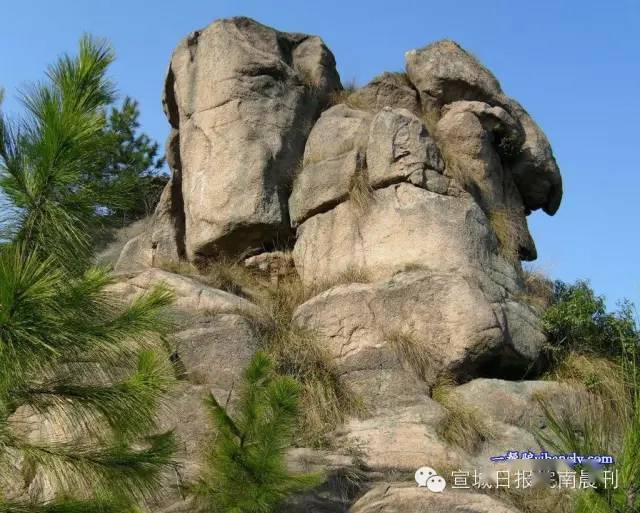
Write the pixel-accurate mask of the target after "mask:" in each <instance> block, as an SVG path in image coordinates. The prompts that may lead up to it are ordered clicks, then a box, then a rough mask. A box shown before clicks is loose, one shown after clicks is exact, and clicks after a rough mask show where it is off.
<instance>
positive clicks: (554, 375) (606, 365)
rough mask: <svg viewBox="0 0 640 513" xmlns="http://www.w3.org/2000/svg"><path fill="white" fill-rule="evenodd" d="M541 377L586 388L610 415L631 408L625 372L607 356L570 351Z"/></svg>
mask: <svg viewBox="0 0 640 513" xmlns="http://www.w3.org/2000/svg"><path fill="white" fill-rule="evenodd" d="M544 378H546V379H550V380H553V381H561V382H564V383H570V384H574V385H579V386H582V387H584V388H586V389H587V390H588V391H589V392H591V393H592V394H594V396H596V397H598V398H599V399H601V400H602V401H604V403H605V404H606V405H608V406H607V409H608V410H609V412H610V414H611V415H612V416H614V417H617V418H625V417H628V416H629V415H630V413H631V411H632V409H633V405H632V402H631V398H630V397H629V394H628V390H629V386H630V384H629V383H628V379H627V377H626V375H625V372H624V371H623V369H622V368H621V367H620V365H619V364H618V363H616V362H615V361H613V360H610V359H609V358H605V357H602V356H597V355H589V354H580V353H576V352H571V353H569V354H568V355H566V356H565V357H564V358H563V360H562V361H561V362H560V363H559V364H558V365H557V366H555V368H554V369H553V370H552V371H551V372H549V373H548V374H546V375H545V376H544ZM627 397H629V400H625V398H627Z"/></svg>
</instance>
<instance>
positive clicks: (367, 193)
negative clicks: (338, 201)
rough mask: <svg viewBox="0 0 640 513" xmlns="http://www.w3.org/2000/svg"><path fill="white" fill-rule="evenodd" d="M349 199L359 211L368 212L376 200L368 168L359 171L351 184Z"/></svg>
mask: <svg viewBox="0 0 640 513" xmlns="http://www.w3.org/2000/svg"><path fill="white" fill-rule="evenodd" d="M349 201H350V203H351V205H352V206H353V207H354V209H355V210H356V211H357V212H361V213H364V212H366V211H367V210H368V209H369V207H370V206H371V204H372V203H373V202H374V201H375V198H374V196H373V188H372V187H371V185H370V184H369V174H368V173H367V170H366V168H363V169H361V170H359V171H357V172H356V173H355V174H354V175H353V177H352V178H351V183H350V184H349Z"/></svg>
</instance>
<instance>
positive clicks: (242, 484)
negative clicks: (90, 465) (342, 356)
mask: <svg viewBox="0 0 640 513" xmlns="http://www.w3.org/2000/svg"><path fill="white" fill-rule="evenodd" d="M298 395H299V388H298V384H297V383H296V381H295V380H293V379H292V378H289V377H283V376H278V375H277V374H276V373H275V371H274V369H273V364H272V362H271V360H270V359H269V358H268V356H266V355H265V354H264V353H261V352H260V353H257V354H256V355H255V356H254V357H253V359H252V360H251V362H250V364H249V366H248V367H247V369H246V370H245V373H244V382H243V384H242V388H241V390H240V394H239V399H238V401H237V405H236V411H237V414H236V415H235V418H232V416H231V415H230V413H229V412H228V411H227V408H225V407H223V406H221V405H220V404H219V403H218V401H216V399H215V397H214V396H213V395H212V394H210V395H209V397H208V399H207V401H206V406H207V408H208V409H209V411H210V413H211V416H212V419H213V422H214V425H215V429H216V433H215V435H214V440H213V443H212V447H211V450H210V451H209V453H208V455H207V459H206V469H205V471H204V473H203V475H202V478H201V479H200V481H199V482H198V483H197V484H196V485H195V486H194V488H193V492H194V494H195V496H196V498H197V500H198V502H199V504H200V505H201V507H202V509H203V510H205V511H214V512H216V513H271V512H273V511H275V508H276V507H277V505H278V504H280V503H281V502H282V501H283V500H284V499H285V498H286V497H288V496H289V495H291V494H292V493H295V492H299V491H302V490H305V489H307V488H309V487H312V486H313V485H315V484H317V482H318V476H316V475H312V474H306V475H292V474H291V473H290V472H289V471H288V470H287V468H286V465H285V461H284V452H285V450H286V449H287V448H288V447H289V446H290V444H291V437H292V434H293V429H294V427H295V422H296V418H297V416H298Z"/></svg>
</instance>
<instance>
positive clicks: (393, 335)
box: [385, 331, 434, 381]
mask: <svg viewBox="0 0 640 513" xmlns="http://www.w3.org/2000/svg"><path fill="white" fill-rule="evenodd" d="M385 338H386V339H387V340H388V341H389V343H390V344H391V345H392V347H393V348H394V350H395V352H396V354H397V356H398V359H399V360H400V361H401V362H402V363H403V364H404V365H407V366H408V367H409V368H410V369H411V370H412V371H413V372H414V373H415V375H416V376H417V377H418V378H419V379H420V380H421V381H429V379H430V378H431V377H433V375H434V369H433V366H432V365H431V362H430V361H429V358H428V356H427V351H426V349H425V348H424V347H423V345H422V344H421V343H420V341H419V340H417V339H416V338H415V337H414V336H413V335H411V334H410V333H406V332H401V331H391V332H387V333H385Z"/></svg>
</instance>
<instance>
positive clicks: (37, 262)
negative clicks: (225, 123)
mask: <svg viewBox="0 0 640 513" xmlns="http://www.w3.org/2000/svg"><path fill="white" fill-rule="evenodd" d="M113 58H114V56H113V53H112V51H111V49H110V48H109V46H108V45H107V44H106V43H104V42H100V41H96V40H94V39H92V38H90V37H84V38H82V40H81V42H80V47H79V52H78V54H77V56H64V57H62V58H60V59H59V60H58V62H57V63H56V64H55V65H53V66H51V67H50V68H49V70H48V72H47V80H46V81H43V82H42V83H39V84H36V85H35V86H33V87H32V88H31V89H29V90H28V91H27V92H25V93H24V94H23V97H22V100H23V103H24V105H25V107H26V110H27V117H26V119H25V120H23V121H21V122H20V123H13V124H11V123H9V122H8V121H6V120H4V119H2V120H1V121H0V190H1V191H2V193H3V194H4V195H5V196H6V198H8V200H9V202H10V209H9V210H6V211H3V213H2V215H3V220H2V221H3V222H2V226H3V228H5V234H4V237H3V240H2V242H0V512H2V513H5V512H6V513H9V512H11V513H31V512H47V513H49V512H51V513H53V512H55V513H67V512H74V513H75V512H77V513H81V512H82V513H85V512H101V513H110V512H114V513H116V512H118V513H122V512H126V511H133V510H135V507H136V504H140V503H142V502H143V501H145V500H146V499H148V498H149V497H151V495H152V493H153V490H154V487H155V486H156V485H157V483H158V480H159V479H160V477H161V475H162V473H163V472H164V471H165V469H166V468H167V466H168V465H170V463H171V460H170V457H171V454H172V450H173V435H172V433H164V434H153V433H156V432H157V431H156V425H155V420H156V410H157V408H158V407H159V406H160V405H161V404H162V399H163V397H164V395H165V393H166V391H167V389H168V387H169V386H170V384H171V372H170V369H169V368H168V366H167V365H166V363H165V362H166V361H167V360H166V358H165V357H164V355H163V353H162V352H161V351H160V350H159V349H158V348H159V347H161V344H160V342H159V341H160V338H161V335H162V333H163V331H164V330H165V328H166V326H165V323H164V322H163V315H162V313H163V309H164V308H165V307H166V306H167V305H168V304H169V303H170V301H171V295H170V294H169V293H168V292H167V291H166V290H164V289H162V288H156V289H153V290H151V291H150V292H148V293H146V294H144V295H142V296H139V297H138V298H137V299H135V300H134V301H133V302H132V303H131V304H129V305H124V304H121V303H119V302H118V301H117V300H116V299H115V298H114V297H113V296H112V295H110V294H109V293H108V291H107V286H108V285H109V284H110V283H111V282H112V278H111V277H110V276H109V274H108V273H107V272H106V271H105V270H103V269H97V268H93V267H91V259H92V251H91V234H92V229H93V228H95V227H96V226H97V225H98V223H99V222H100V221H99V219H98V217H99V215H100V213H99V212H97V211H96V205H97V204H101V202H105V201H107V202H108V201H110V198H109V197H108V191H105V190H103V189H101V188H100V187H99V186H98V185H96V184H95V183H93V182H92V181H91V180H88V179H87V176H88V175H90V174H91V172H92V169H93V166H95V163H96V162H99V161H100V159H101V158H102V156H103V155H104V151H106V150H107V149H108V148H109V141H108V138H107V136H106V135H105V126H106V120H105V115H104V112H105V109H106V106H107V105H109V103H110V102H112V100H113V85H112V84H111V82H109V81H108V80H107V78H106V72H107V69H108V66H109V64H110V63H111V62H112V60H113ZM33 418H35V419H36V420H37V422H39V423H40V424H41V425H43V426H47V425H49V424H48V423H49V422H50V423H51V424H50V425H51V426H53V427H54V429H52V430H44V432H43V433H40V434H38V435H37V436H36V435H35V434H34V433H32V432H31V431H32V429H31V428H33V427H38V426H34V425H32V424H29V423H25V419H26V420H29V419H33ZM19 477H22V478H23V479H25V478H28V480H32V478H35V480H32V481H31V482H36V481H37V480H38V479H40V480H42V481H41V482H45V483H48V484H49V485H50V493H47V494H44V495H43V494H38V493H35V491H33V490H30V491H29V492H28V493H25V492H24V490H22V489H20V487H16V486H15V484H16V481H17V480H18V479H17V478H19ZM32 491H33V493H31V492H32Z"/></svg>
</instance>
